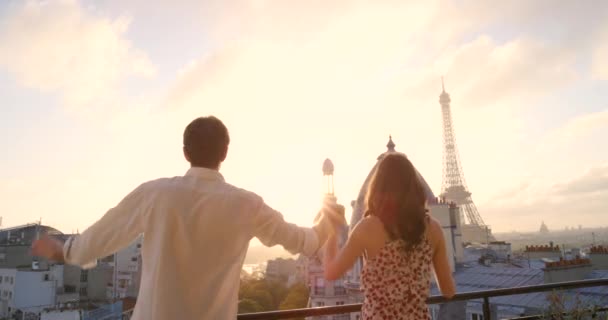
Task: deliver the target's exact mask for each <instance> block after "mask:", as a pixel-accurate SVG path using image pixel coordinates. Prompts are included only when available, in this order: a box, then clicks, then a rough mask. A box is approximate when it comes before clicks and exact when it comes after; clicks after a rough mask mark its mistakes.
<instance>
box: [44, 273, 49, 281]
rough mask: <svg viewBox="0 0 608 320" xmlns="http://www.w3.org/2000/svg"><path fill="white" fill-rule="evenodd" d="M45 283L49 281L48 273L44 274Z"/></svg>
mask: <svg viewBox="0 0 608 320" xmlns="http://www.w3.org/2000/svg"><path fill="white" fill-rule="evenodd" d="M44 281H49V274H48V273H45V274H44Z"/></svg>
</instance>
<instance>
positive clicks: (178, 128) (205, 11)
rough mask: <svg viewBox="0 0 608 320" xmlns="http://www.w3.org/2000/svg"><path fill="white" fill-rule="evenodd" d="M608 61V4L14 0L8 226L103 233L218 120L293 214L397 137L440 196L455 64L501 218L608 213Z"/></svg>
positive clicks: (6, 90) (465, 135) (5, 124)
mask: <svg viewBox="0 0 608 320" xmlns="http://www.w3.org/2000/svg"><path fill="white" fill-rule="evenodd" d="M607 56H608V2H600V1H595V2H592V1H588V2H580V3H579V2H568V3H563V2H559V3H556V2H554V1H548V0H539V1H534V2H530V1H508V2H491V3H488V2H485V1H469V0H464V1H463V0H460V1H438V0H432V1H426V2H424V3H423V2H418V3H414V2H405V1H396V0H394V1H393V0H391V1H332V2H331V3H327V2H326V1H320V0H312V1H306V2H287V1H280V0H244V1H219V0H214V1H184V2H180V4H179V5H176V4H173V3H172V2H171V1H158V2H154V3H150V2H148V1H143V0H132V1H119V0H106V1H101V2H100V1H91V0H81V1H77V0H51V1H16V0H15V1H4V2H2V3H0V99H1V100H2V106H1V107H0V148H1V149H2V150H3V151H4V152H3V156H2V159H1V160H0V195H1V198H2V212H1V213H0V216H2V217H3V227H8V226H13V225H18V224H23V223H28V222H34V221H38V220H39V219H40V218H42V222H43V223H44V224H47V225H51V226H54V227H57V228H58V229H60V230H62V231H64V232H71V231H75V230H76V229H79V230H80V231H82V230H84V229H85V228H86V227H87V226H89V225H90V224H92V223H93V222H94V221H96V220H97V219H98V218H99V217H101V215H103V214H104V213H105V212H106V210H107V209H109V208H110V207H112V206H114V205H115V204H117V203H118V201H120V199H122V197H123V196H125V195H126V194H127V193H128V192H129V191H131V190H132V189H133V188H135V187H136V186H137V185H139V184H140V183H142V182H144V181H147V180H150V179H155V178H159V177H164V176H174V175H182V174H183V173H185V171H186V170H187V168H188V167H187V163H186V162H185V160H184V159H183V157H182V151H181V147H182V146H181V135H182V132H183V129H184V127H185V126H186V124H187V123H188V122H189V121H190V120H192V119H193V118H195V117H198V116H203V115H210V114H212V115H216V116H217V117H219V118H220V119H222V120H223V121H224V122H225V124H226V125H227V126H228V128H229V130H230V134H231V140H232V142H231V145H230V151H229V155H228V159H227V161H226V162H225V164H224V165H223V167H222V170H221V172H222V174H223V175H224V176H225V177H226V180H227V181H229V182H230V183H232V184H235V185H237V186H240V187H243V188H246V189H249V190H251V191H254V192H256V193H258V194H260V195H261V196H263V197H264V199H265V200H266V201H267V202H268V203H269V204H270V205H271V206H273V207H274V208H276V209H278V210H280V211H281V212H283V214H284V215H285V218H286V220H288V221H292V222H295V223H298V224H301V225H311V224H312V219H313V218H314V216H315V213H316V211H317V210H318V208H319V206H320V203H321V198H322V192H323V190H324V189H323V179H322V174H321V164H322V162H323V160H324V159H325V158H331V159H332V161H333V163H334V165H335V168H336V171H335V182H336V192H337V196H338V200H339V202H341V203H342V204H344V205H347V206H348V204H349V203H350V201H351V200H352V199H355V197H356V196H357V193H358V192H359V188H360V186H361V184H362V183H363V180H364V179H365V177H366V176H367V174H368V173H369V170H370V169H371V168H372V166H373V165H374V163H375V161H376V157H377V156H378V155H379V154H380V153H382V152H384V151H385V150H386V147H385V145H386V142H387V140H388V136H389V134H390V135H392V136H393V139H394V141H395V143H396V145H397V151H401V152H404V153H406V154H407V155H408V157H409V158H410V159H411V160H412V161H413V163H414V164H415V165H416V167H417V168H418V170H419V171H420V172H421V173H422V175H423V176H424V177H425V179H426V180H427V182H428V183H429V185H430V186H431V188H432V189H433V190H434V191H435V193H436V194H438V193H439V191H440V190H439V189H440V186H441V172H442V166H441V165H442V163H441V161H442V159H441V158H442V145H441V143H442V141H441V130H442V124H441V113H440V106H439V103H438V95H439V93H440V92H441V80H440V79H441V76H444V77H445V85H446V90H447V91H448V92H449V93H450V96H451V98H452V113H453V117H454V123H455V131H456V139H457V141H458V145H459V146H458V147H459V151H460V158H461V161H462V165H463V168H464V173H465V177H466V180H467V184H468V187H469V189H470V191H471V192H472V193H473V199H474V201H475V203H476V204H477V206H478V208H479V211H480V213H481V215H482V217H483V219H484V221H485V222H486V223H487V224H489V225H490V226H491V227H492V229H493V230H494V231H497V232H504V231H511V230H515V229H517V230H523V231H526V230H537V229H538V227H539V225H540V223H541V221H545V223H546V224H547V225H548V226H549V227H550V228H551V229H563V228H564V227H565V226H578V225H579V224H581V225H583V226H584V227H592V226H606V225H608V218H606V217H607V215H606V211H607V209H608V161H607V159H608V148H606V147H605V144H606V143H605V141H604V140H605V138H604V137H606V136H608V101H607V99H606V94H605V93H606V92H608V59H606V58H605V57H607ZM348 214H350V211H349V212H348Z"/></svg>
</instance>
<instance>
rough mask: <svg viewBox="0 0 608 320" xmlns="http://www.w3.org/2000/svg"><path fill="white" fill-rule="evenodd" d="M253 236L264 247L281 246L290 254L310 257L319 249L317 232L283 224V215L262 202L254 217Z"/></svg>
mask: <svg viewBox="0 0 608 320" xmlns="http://www.w3.org/2000/svg"><path fill="white" fill-rule="evenodd" d="M253 227H254V234H253V235H254V236H255V237H256V238H258V239H259V240H260V241H261V242H262V243H263V244H264V245H266V246H269V247H271V246H274V245H277V244H280V245H282V246H283V247H284V248H285V250H287V251H289V252H290V253H292V254H297V253H303V254H304V255H307V256H312V255H313V254H315V253H316V252H317V250H318V249H319V238H318V236H317V232H316V231H315V230H313V229H312V228H305V227H299V226H297V225H295V224H293V223H288V222H285V220H284V219H283V215H282V214H281V213H280V212H278V211H276V210H274V209H272V208H271V207H269V206H268V205H267V204H265V203H264V202H263V201H262V204H261V207H260V208H259V210H257V212H256V213H255V217H254V226H253Z"/></svg>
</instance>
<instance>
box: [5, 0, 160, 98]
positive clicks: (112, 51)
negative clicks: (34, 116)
mask: <svg viewBox="0 0 608 320" xmlns="http://www.w3.org/2000/svg"><path fill="white" fill-rule="evenodd" d="M128 25H129V21H128V19H125V18H118V19H109V18H105V17H101V16H99V15H97V14H95V12H93V11H92V10H87V9H86V8H84V7H82V6H81V5H80V4H79V3H78V2H77V1H75V0H74V1H71V0H56V1H27V2H25V3H23V4H21V3H19V4H16V5H15V6H14V7H12V8H11V9H10V10H9V11H8V12H7V13H6V14H5V16H4V17H3V20H2V22H1V23H0V26H1V27H0V30H2V31H1V32H0V68H3V69H6V70H7V71H9V72H10V73H12V74H13V75H14V76H15V78H16V79H17V80H18V81H19V82H20V83H21V84H23V85H25V86H27V87H31V88H35V89H38V90H42V91H46V92H52V93H58V94H59V95H61V96H62V97H63V98H64V99H65V102H66V103H67V104H68V105H71V106H80V105H86V104H89V103H91V102H93V101H94V100H96V99H104V98H105V97H106V96H108V95H112V94H113V93H114V92H113V90H115V89H116V86H117V85H118V84H119V83H120V81H121V80H123V79H124V78H125V77H127V76H130V75H139V76H146V77H147V76H152V75H154V74H155V67H154V66H153V65H152V63H151V62H150V61H149V59H148V58H147V56H146V55H145V53H143V52H142V51H140V50H138V49H136V48H134V47H133V46H132V44H131V43H130V42H129V41H128V40H127V39H126V37H125V33H126V31H127V28H128Z"/></svg>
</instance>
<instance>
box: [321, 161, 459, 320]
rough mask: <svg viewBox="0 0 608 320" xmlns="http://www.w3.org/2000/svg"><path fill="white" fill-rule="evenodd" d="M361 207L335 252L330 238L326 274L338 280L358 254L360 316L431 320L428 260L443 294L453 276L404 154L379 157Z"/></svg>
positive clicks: (438, 228) (449, 291)
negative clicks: (361, 213)
mask: <svg viewBox="0 0 608 320" xmlns="http://www.w3.org/2000/svg"><path fill="white" fill-rule="evenodd" d="M366 209H367V210H366V212H365V217H364V218H363V219H361V221H360V222H359V223H358V224H357V225H356V226H355V228H354V229H353V231H352V233H351V234H350V236H349V237H348V240H347V241H346V244H345V245H344V247H343V248H342V250H341V251H340V252H339V253H338V252H337V251H338V244H337V238H336V235H333V236H331V237H330V238H329V240H328V242H327V246H326V249H325V255H324V260H323V264H324V268H325V277H326V278H327V279H328V280H335V279H338V278H340V277H341V276H342V275H343V274H344V273H345V272H346V271H347V270H349V269H350V268H351V267H352V266H353V264H354V263H355V261H356V260H357V258H359V257H360V256H363V258H364V266H363V270H362V272H361V286H362V289H363V293H364V295H365V300H364V302H363V308H362V310H361V312H362V316H363V319H430V316H429V312H428V307H427V305H426V299H427V298H428V296H429V286H430V280H431V278H430V277H431V264H432V269H434V271H435V277H436V279H437V283H438V284H439V289H440V290H441V293H442V294H443V295H444V296H445V297H447V298H451V297H452V296H453V295H454V291H455V289H454V280H453V278H452V273H451V270H450V266H449V263H448V257H447V253H446V244H445V240H444V238H443V232H442V229H441V225H440V224H439V222H438V221H437V220H435V219H434V218H432V217H431V216H429V215H428V214H427V211H428V210H427V209H426V197H425V193H424V190H423V188H422V186H421V184H420V182H419V180H418V177H417V174H416V170H415V169H414V166H413V165H412V163H411V162H410V161H409V160H408V159H407V158H406V157H405V155H403V154H398V153H393V154H388V155H386V156H385V157H384V158H383V159H382V160H381V162H380V164H379V165H378V169H377V170H376V172H375V173H374V176H373V178H372V180H371V182H370V185H369V189H368V192H367V199H366ZM336 233H337V232H336Z"/></svg>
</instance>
